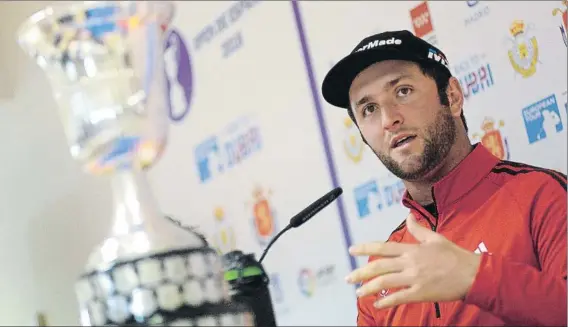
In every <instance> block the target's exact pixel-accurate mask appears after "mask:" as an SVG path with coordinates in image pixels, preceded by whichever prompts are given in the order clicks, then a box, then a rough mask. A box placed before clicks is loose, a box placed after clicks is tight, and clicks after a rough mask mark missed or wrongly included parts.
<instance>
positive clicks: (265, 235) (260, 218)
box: [252, 187, 278, 246]
mask: <svg viewBox="0 0 568 327" xmlns="http://www.w3.org/2000/svg"><path fill="white" fill-rule="evenodd" d="M271 195H272V192H271V191H270V190H265V189H263V188H261V187H256V188H255V190H254V192H253V204H252V210H253V219H252V221H253V225H254V229H255V232H256V236H257V239H258V243H259V244H260V245H262V246H266V245H267V244H268V242H270V240H271V239H272V237H274V235H275V234H276V232H277V229H278V226H277V225H278V224H277V221H276V218H275V217H276V216H275V214H276V212H275V211H274V208H273V207H272V205H271V204H270V202H269V198H270V197H271Z"/></svg>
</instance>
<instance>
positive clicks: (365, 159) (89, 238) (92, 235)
mask: <svg viewBox="0 0 568 327" xmlns="http://www.w3.org/2000/svg"><path fill="white" fill-rule="evenodd" d="M49 3H50V2H47V1H45V2H41V1H26V2H16V1H2V2H0V24H1V28H0V49H1V51H0V138H1V140H2V141H1V142H2V145H3V151H2V159H3V160H1V161H0V219H1V220H0V222H1V227H0V240H1V243H0V244H1V247H0V262H1V268H0V324H1V325H37V324H38V318H37V317H38V314H40V315H43V318H41V319H39V320H42V319H44V318H45V319H46V322H47V324H49V325H76V324H78V322H79V317H78V308H77V304H76V299H75V295H74V288H73V283H74V281H75V280H76V278H77V276H78V275H79V274H80V273H81V272H82V269H83V265H84V264H85V261H86V258H87V255H88V254H89V252H90V251H91V249H92V248H93V247H94V246H95V245H96V244H97V243H99V242H100V241H101V240H102V239H103V238H104V236H105V235H106V233H107V231H108V230H109V227H110V226H109V224H110V194H109V191H110V189H109V187H110V185H109V181H108V180H107V179H105V178H95V177H93V176H89V175H87V174H85V173H83V172H82V171H81V170H80V169H79V166H78V165H77V163H75V162H74V161H73V160H72V159H71V156H70V155H69V151H68V148H67V143H66V140H65V138H64V135H63V130H62V126H61V123H60V121H59V117H58V115H57V108H56V107H55V104H54V100H53V98H52V96H51V91H50V88H49V85H48V84H47V81H46V78H45V76H44V74H43V73H42V72H41V70H40V69H39V68H38V67H37V66H36V65H35V63H33V62H32V61H31V60H29V59H28V58H27V57H26V56H24V54H23V52H22V51H21V50H20V49H19V48H18V46H17V44H16V42H15V40H16V36H15V32H16V28H17V26H18V25H19V24H20V23H21V22H22V20H23V19H25V18H26V17H28V16H29V15H31V14H32V13H33V12H35V11H37V10H39V9H41V8H42V7H44V6H46V5H48V4H49ZM176 6H177V13H176V16H175V18H174V23H173V24H172V26H171V27H170V30H169V31H168V33H167V35H166V37H167V40H166V41H165V44H164V47H165V48H166V53H165V58H164V59H165V61H166V71H167V74H168V78H169V81H170V85H171V86H170V95H171V96H170V100H171V101H170V102H171V105H170V108H169V117H170V139H169V144H168V147H167V150H166V152H165V155H164V157H163V159H162V160H161V161H160V163H159V164H158V165H157V166H156V167H155V168H154V169H152V170H151V172H150V173H149V174H150V179H151V183H152V186H153V191H154V193H155V196H156V198H157V199H158V201H159V204H160V206H161V209H162V210H163V211H164V213H165V214H168V215H172V216H173V217H175V218H176V219H178V220H180V221H181V222H182V223H183V224H186V225H192V226H197V227H198V228H199V230H200V231H201V232H202V233H203V234H205V235H206V236H207V238H208V239H209V241H210V242H211V243H212V244H213V245H214V246H215V247H216V248H218V249H219V250H220V251H222V252H226V251H230V250H232V249H241V250H243V251H246V252H252V253H255V254H256V255H257V258H258V256H259V255H260V253H261V252H262V249H263V248H264V246H265V245H266V242H267V240H268V239H270V238H271V237H272V236H274V233H275V232H276V231H278V229H280V228H283V227H284V226H285V225H286V224H287V222H288V220H289V219H290V217H292V216H293V215H294V214H295V213H297V212H298V211H300V210H301V209H303V208H304V207H305V206H307V205H308V204H310V203H311V202H312V201H313V200H315V199H316V198H318V197H319V196H320V195H323V194H324V193H325V192H327V191H329V190H330V189H332V188H333V187H335V186H341V187H343V189H344V194H343V196H342V197H341V198H340V199H339V200H338V201H336V203H334V204H333V205H331V206H329V207H328V208H326V209H325V210H324V211H322V212H321V213H320V214H319V215H318V216H317V217H316V218H314V219H313V220H311V221H310V222H309V223H307V224H306V225H305V226H302V228H301V229H298V230H293V231H292V232H290V233H289V234H287V235H286V236H284V237H283V238H282V239H281V240H280V241H279V242H278V243H277V244H276V245H275V246H274V248H273V249H272V250H271V253H270V254H269V255H268V256H267V259H266V260H265V261H264V264H265V268H266V269H267V270H268V272H269V273H270V276H271V278H272V279H271V280H272V283H271V291H272V296H273V301H274V305H275V310H276V315H277V319H278V323H279V324H280V325H320V326H321V325H343V326H345V325H354V324H355V319H356V305H355V295H354V289H353V287H351V286H348V285H347V284H345V283H344V282H343V277H344V276H345V275H346V274H347V273H348V271H350V270H351V269H353V268H354V267H355V266H357V265H360V264H362V263H363V262H364V261H359V262H357V261H355V260H353V259H352V258H351V257H349V256H348V255H347V248H348V246H349V245H350V244H352V243H357V242H363V241H370V240H384V239H386V238H387V237H388V235H389V234H390V232H391V231H392V230H393V229H394V228H395V227H396V226H398V225H399V224H400V222H401V221H402V220H403V219H404V217H405V216H406V210H405V209H403V208H402V207H401V205H400V197H401V195H402V184H401V182H400V181H399V180H397V179H396V178H394V177H393V176H392V175H390V174H389V172H388V171H387V170H386V169H385V168H384V167H383V166H382V165H381V164H380V162H379V161H378V159H376V157H375V156H374V155H373V154H372V152H371V151H370V150H368V149H367V148H366V147H365V146H364V145H363V143H362V142H361V140H360V136H359V133H358V131H357V130H356V129H355V127H354V126H353V125H352V124H351V123H350V121H349V119H348V116H347V113H346V112H345V111H344V110H341V109H338V108H333V107H331V106H330V105H328V104H327V103H325V101H324V100H323V99H322V97H321V93H320V86H321V81H322V79H323V77H324V75H325V73H326V72H327V70H328V69H329V68H330V67H331V66H332V65H333V64H334V63H335V62H336V61H338V60H340V59H341V58H342V57H343V56H344V55H346V54H347V53H349V52H350V51H351V50H352V49H353V48H354V46H355V45H356V44H357V43H358V42H359V41H360V40H361V39H362V38H364V37H366V36H368V35H370V34H374V33H378V32H382V31H386V30H395V29H408V30H410V31H412V32H414V33H415V34H417V35H419V36H420V37H423V38H425V39H427V40H428V41H430V42H432V43H433V44H435V45H437V46H438V47H440V48H441V49H442V51H444V52H445V54H446V56H447V57H448V60H449V62H450V66H451V69H452V72H453V73H454V75H455V76H456V77H457V78H458V79H459V80H460V82H461V84H462V87H463V89H464V93H465V95H466V103H465V108H464V110H465V116H466V118H467V122H468V125H469V129H470V137H471V138H472V141H474V142H483V144H484V145H485V146H487V147H488V148H489V149H491V151H493V153H494V154H495V155H497V156H499V157H501V158H502V159H507V160H514V161H522V162H526V163H529V164H533V165H538V166H543V167H546V168H551V169H555V170H558V171H561V172H563V173H566V164H567V163H566V160H567V159H566V157H567V156H566V124H567V107H566V98H567V97H566V89H567V86H566V83H567V82H566V80H567V75H566V72H567V67H566V66H567V58H566V56H567V51H566V47H567V38H566V1H451V2H450V1H429V2H423V1H400V2H398V1H397V2H394V1H393V2H388V1H377V2H372V1H364V2H363V1H333V2H331V1H329V2H328V1H317V2H316V1H309V2H308V1H299V2H288V1H277V2H272V1H212V2H200V1H190V2H176ZM259 201H267V202H268V205H269V207H270V210H269V211H267V212H265V213H264V214H263V216H262V217H260V216H257V217H255V215H258V214H260V213H255V212H254V210H253V209H252V208H253V205H254V204H255V203H257V202H259ZM255 219H260V220H263V221H269V222H272V223H274V226H276V228H275V229H264V230H259V229H256V228H255V225H254V223H253V222H254V220H255ZM220 235H229V237H221V236H220ZM472 250H473V249H472ZM44 323H45V322H44Z"/></svg>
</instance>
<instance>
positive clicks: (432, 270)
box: [322, 31, 567, 326]
mask: <svg viewBox="0 0 568 327" xmlns="http://www.w3.org/2000/svg"><path fill="white" fill-rule="evenodd" d="M322 92H323V96H324V98H325V99H326V101H327V102H329V103H330V104H332V105H335V106H337V107H341V108H345V109H347V111H348V113H349V115H350V117H351V119H353V121H354V123H355V124H356V125H357V126H358V128H359V130H360V132H361V136H362V138H363V140H364V142H365V143H366V144H367V145H368V146H369V147H370V148H371V149H372V150H373V151H374V153H375V154H376V155H377V157H378V158H379V159H380V161H381V162H382V163H383V164H384V165H385V166H386V168H387V169H388V170H390V171H391V172H392V173H393V174H394V175H396V176H397V177H399V178H401V179H402V180H403V181H404V184H405V186H406V189H407V190H406V192H405V194H404V198H403V204H404V206H406V207H407V208H408V209H410V214H409V216H408V217H407V218H406V220H405V221H404V222H403V223H402V224H401V225H400V226H399V227H398V228H397V229H396V230H395V231H394V232H393V233H392V234H391V236H390V237H389V239H388V241H387V242H376V243H369V244H361V245H355V246H353V247H352V248H351V249H350V252H351V254H352V255H357V256H369V262H368V264H367V265H365V266H363V267H361V268H359V269H356V270H355V271H353V272H352V273H351V274H349V275H348V276H347V277H346V279H347V281H348V282H350V283H361V287H360V288H358V290H357V295H358V300H357V305H358V317H357V324H358V325H359V326H404V325H406V326H427V325H440V326H448V325H450V326H452V325H453V326H456V325H475V326H481V325H491V326H499V325H502V326H505V325H508V326H519V325H527V326H529V325H530V326H545V325H548V326H560V325H564V326H565V325H566V319H567V315H566V311H567V310H566V305H567V303H566V264H567V263H566V255H567V254H566V246H567V245H566V220H567V219H566V176H565V175H563V174H560V173H558V172H555V171H552V170H546V169H542V168H537V167H533V166H529V165H526V164H521V163H515V162H509V161H502V160H499V159H498V158H497V157H495V156H494V155H492V154H491V153H490V152H489V151H488V150H487V149H486V148H485V147H484V146H483V145H481V144H475V145H472V144H471V142H470V140H469V138H468V135H467V125H466V121H465V118H464V116H463V103H464V97H463V92H462V89H461V87H460V84H459V82H458V80H457V79H456V78H455V77H452V76H451V73H450V71H449V70H448V62H447V60H446V57H445V55H444V54H443V53H442V52H441V51H440V50H439V49H437V48H436V47H434V46H432V45H431V44H429V43H427V42H426V41H424V40H422V39H419V38H417V37H415V36H414V35H413V34H412V33H410V32H408V31H395V32H385V33H381V34H377V35H373V36H370V37H368V38H366V39H364V40H363V41H361V42H360V43H359V44H358V45H357V46H356V47H355V49H354V50H353V51H352V52H351V54H349V55H348V56H347V57H346V58H344V59H343V60H341V61H340V62H339V63H337V64H336V65H335V66H334V67H333V68H332V69H331V70H330V71H329V73H328V74H327V76H326V77H325V79H324V82H323V86H322Z"/></svg>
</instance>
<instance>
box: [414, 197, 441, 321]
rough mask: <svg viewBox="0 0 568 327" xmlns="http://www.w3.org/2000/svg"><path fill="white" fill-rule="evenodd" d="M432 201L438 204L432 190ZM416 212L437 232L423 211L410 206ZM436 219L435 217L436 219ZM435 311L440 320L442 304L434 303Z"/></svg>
mask: <svg viewBox="0 0 568 327" xmlns="http://www.w3.org/2000/svg"><path fill="white" fill-rule="evenodd" d="M432 199H433V200H434V203H436V199H435V198H434V191H433V190H432ZM410 205H411V206H412V207H413V208H414V210H416V211H418V212H420V213H421V214H422V216H424V218H425V219H426V221H427V222H428V224H429V225H430V228H431V229H432V230H433V231H434V232H435V231H436V225H435V224H433V223H432V222H431V221H430V219H428V217H427V216H426V215H425V214H424V213H423V212H422V211H421V210H418V208H417V207H415V206H414V205H412V203H411V204H410ZM436 211H438V209H437V208H436ZM434 218H435V217H434ZM437 222H438V219H437V218H436V223H437ZM434 311H435V312H436V318H438V319H439V318H440V317H441V316H442V314H441V313H440V304H439V303H438V302H434Z"/></svg>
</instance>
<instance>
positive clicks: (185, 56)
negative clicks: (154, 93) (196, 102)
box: [164, 29, 193, 121]
mask: <svg viewBox="0 0 568 327" xmlns="http://www.w3.org/2000/svg"><path fill="white" fill-rule="evenodd" d="M165 40H166V41H165V49H164V68H165V72H166V86H167V92H168V95H169V97H168V100H169V102H168V109H169V115H170V119H171V120H173V121H181V120H183V118H184V117H185V116H186V115H187V113H188V112H189V108H190V105H191V99H192V95H193V75H192V68H191V60H190V56H189V50H188V48H187V46H186V44H185V41H184V39H183V38H182V36H181V34H180V33H179V32H178V31H176V30H173V29H172V30H169V31H168V34H167V36H166V38H165Z"/></svg>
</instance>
